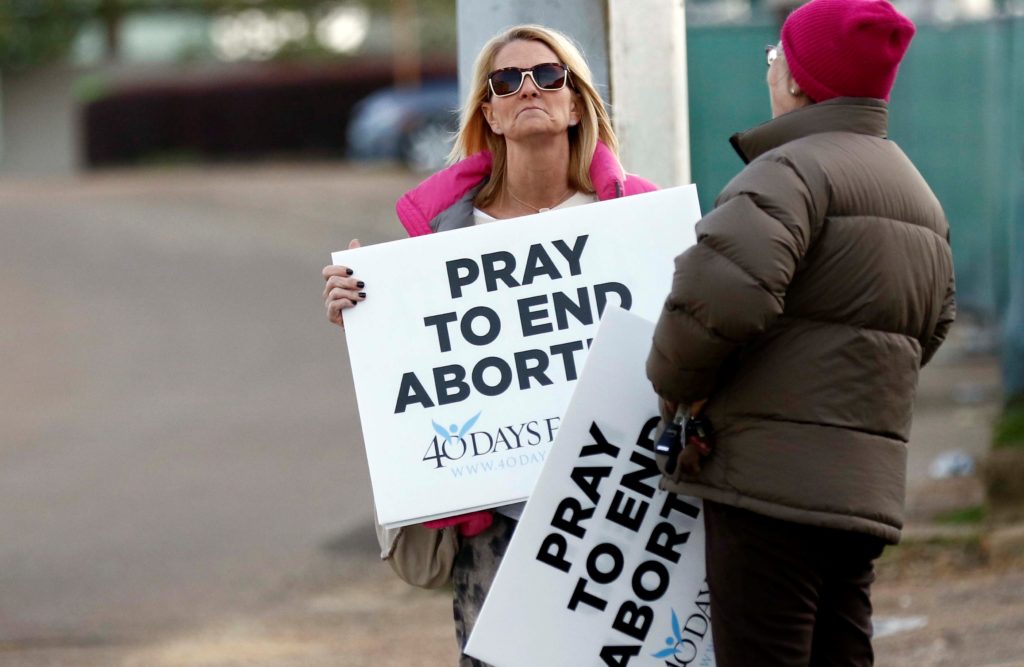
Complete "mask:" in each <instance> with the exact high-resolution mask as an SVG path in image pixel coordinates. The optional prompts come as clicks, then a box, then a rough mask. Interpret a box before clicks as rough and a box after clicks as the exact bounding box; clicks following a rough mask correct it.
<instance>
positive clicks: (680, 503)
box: [660, 493, 700, 519]
mask: <svg viewBox="0 0 1024 667" xmlns="http://www.w3.org/2000/svg"><path fill="white" fill-rule="evenodd" d="M672 512H681V513H683V514H685V515H686V516H688V517H690V518H691V519H696V518H697V516H698V515H699V514H700V508H699V507H697V506H696V505H691V504H690V503H688V502H686V501H685V500H683V499H682V498H681V497H679V496H677V495H676V494H674V493H670V494H668V495H667V496H666V497H665V504H664V505H662V506H661V512H660V514H661V518H662V519H667V518H668V515H669V514H671V513H672Z"/></svg>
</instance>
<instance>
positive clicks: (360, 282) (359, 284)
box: [356, 280, 366, 289]
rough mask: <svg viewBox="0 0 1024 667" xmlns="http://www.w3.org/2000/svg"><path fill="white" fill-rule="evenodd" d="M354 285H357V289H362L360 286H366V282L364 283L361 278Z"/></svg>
mask: <svg viewBox="0 0 1024 667" xmlns="http://www.w3.org/2000/svg"><path fill="white" fill-rule="evenodd" d="M356 287H358V288H359V289H362V288H364V287H366V283H364V282H363V281H362V280H360V281H359V282H357V283H356Z"/></svg>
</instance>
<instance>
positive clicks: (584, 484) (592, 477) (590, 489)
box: [569, 466, 612, 505]
mask: <svg viewBox="0 0 1024 667" xmlns="http://www.w3.org/2000/svg"><path fill="white" fill-rule="evenodd" d="M611 474H612V469H611V468H610V467H607V466H604V467H594V466H580V467H578V468H573V469H572V472H571V473H570V474H569V476H570V477H571V478H572V481H574V482H576V486H578V487H580V490H581V491H583V493H585V494H587V498H589V499H590V502H592V503H593V504H595V505H596V504H597V501H599V500H600V499H601V482H602V481H603V480H604V479H605V478H606V477H609V476H610V475H611Z"/></svg>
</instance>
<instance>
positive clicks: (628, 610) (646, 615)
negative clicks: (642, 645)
mask: <svg viewBox="0 0 1024 667" xmlns="http://www.w3.org/2000/svg"><path fill="white" fill-rule="evenodd" d="M653 621H654V611H653V610H652V609H651V608H650V607H648V606H646V605H638V604H637V603H635V602H633V601H632V600H626V601H625V602H623V603H622V605H621V606H620V607H619V611H618V613H617V614H615V621H614V622H613V623H612V629H613V630H618V631H619V632H621V633H622V634H624V635H626V636H628V637H632V638H633V639H636V640H637V641H641V642H642V641H643V640H644V639H646V638H647V632H648V631H649V630H650V629H651V623H652V622H653Z"/></svg>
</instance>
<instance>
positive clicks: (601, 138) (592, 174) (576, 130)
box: [323, 25, 655, 667]
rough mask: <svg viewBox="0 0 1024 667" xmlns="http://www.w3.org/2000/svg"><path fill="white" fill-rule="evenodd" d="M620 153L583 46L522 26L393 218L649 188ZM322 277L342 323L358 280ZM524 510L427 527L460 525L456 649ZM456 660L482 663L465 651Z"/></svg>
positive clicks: (424, 229)
mask: <svg viewBox="0 0 1024 667" xmlns="http://www.w3.org/2000/svg"><path fill="white" fill-rule="evenodd" d="M617 151H618V141H617V139H616V137H615V133H614V131H613V130H612V127H611V122H610V120H609V118H608V114H607V112H606V111H605V107H604V102H603V101H602V99H601V97H600V95H598V93H597V90H596V89H595V88H594V84H593V82H592V77H591V74H590V68H589V67H588V66H587V63H586V61H585V60H584V59H583V56H582V54H581V53H580V51H579V49H578V48H577V47H576V46H575V45H574V44H573V43H572V41H571V40H570V39H569V38H568V37H566V36H565V35H563V34H561V33H559V32H557V31H555V30H551V29H549V28H545V27H542V26H536V25H524V26H517V27H514V28H511V29H509V30H506V31H504V32H502V33H500V34H498V35H497V36H495V37H494V38H492V39H491V40H490V41H489V42H488V43H487V44H486V45H485V46H484V48H483V50H482V51H481V52H480V55H479V56H477V61H476V65H475V67H474V74H473V82H472V87H471V90H470V93H469V96H468V99H467V101H466V104H465V106H464V107H463V109H462V118H461V123H460V127H459V132H458V135H457V138H456V142H455V146H454V148H453V150H452V155H451V159H452V160H453V162H454V164H452V165H451V166H450V167H448V168H447V169H444V170H443V171H441V172H439V173H437V174H434V175H433V176H431V177H430V178H428V179H427V180H426V181H424V182H423V183H422V184H420V185H419V186H418V187H416V188H415V189H413V190H412V191H410V192H408V193H406V194H405V195H403V196H402V197H401V199H399V200H398V204H397V206H396V209H397V212H398V217H399V219H400V220H401V222H402V225H404V226H405V229H406V230H407V231H408V232H409V235H410V236H417V235H420V234H429V233H434V232H443V231H448V230H451V229H459V228H462V227H469V226H471V225H479V224H491V223H494V222H500V221H501V220H504V219H507V218H515V217H519V216H523V215H533V214H543V213H544V212H546V211H550V210H554V209H558V208H565V207H568V206H577V205H582V204H587V203H591V202H595V201H598V200H605V199H611V198H615V197H622V196H626V195H631V194H637V193H641V192H648V191H650V190H654V189H655V186H654V185H653V184H651V183H649V182H648V181H645V180H643V179H641V178H639V177H636V176H633V175H627V174H626V173H625V172H624V171H623V170H622V167H621V165H620V164H619V160H618V155H617ZM353 243H355V242H353ZM350 247H355V246H353V245H350ZM323 275H324V278H325V279H326V280H327V284H326V286H325V288H324V297H325V299H326V308H327V317H328V319H329V320H330V321H331V322H333V323H335V324H337V325H339V326H343V320H342V313H343V311H344V309H346V308H351V307H354V306H356V305H358V304H359V303H360V302H361V301H363V300H364V299H366V298H367V297H366V292H365V290H364V288H363V284H362V283H361V282H360V281H359V280H358V277H357V276H353V275H351V271H349V270H348V268H347V267H344V266H328V267H326V268H325V269H324V271H323ZM522 507H523V504H522V503H519V504H516V505H510V506H507V507H501V508H498V509H497V510H496V511H494V512H491V511H485V512H474V513H472V514H467V515H464V516H458V517H452V518H450V519H444V520H441V521H437V522H431V523H428V524H426V525H427V526H428V527H430V528H438V529H440V528H449V529H451V528H452V527H455V529H456V530H457V531H458V534H459V545H458V551H457V553H456V556H455V561H454V566H453V567H452V573H451V579H452V583H453V585H454V595H455V602H454V612H455V626H456V635H457V638H458V641H459V645H460V647H462V648H464V647H465V644H466V641H467V640H468V638H469V633H470V630H471V629H472V627H473V624H474V622H475V621H476V617H477V614H478V612H479V610H480V608H481V606H482V605H483V601H484V597H485V595H486V594H487V591H488V589H489V588H490V584H491V580H492V579H493V577H494V574H495V572H496V571H497V567H498V563H499V562H500V560H501V557H502V555H503V554H504V552H505V549H506V547H507V546H508V543H509V540H510V539H511V536H512V531H513V530H514V529H515V526H516V522H517V520H518V519H519V515H520V514H521V513H522ZM386 542H387V543H389V544H394V542H393V541H392V540H386ZM389 544H385V545H384V546H385V556H387V555H388V554H389V553H390V552H389V551H388V549H389V548H390V547H389ZM431 583H432V584H436V583H437V582H436V581H433V580H432V581H431ZM460 665H462V666H464V667H465V666H470V665H473V666H481V665H482V663H481V662H479V661H478V660H475V659H473V658H470V657H469V656H466V655H464V654H463V655H462V656H461V657H460Z"/></svg>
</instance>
